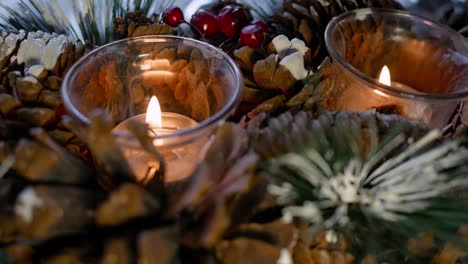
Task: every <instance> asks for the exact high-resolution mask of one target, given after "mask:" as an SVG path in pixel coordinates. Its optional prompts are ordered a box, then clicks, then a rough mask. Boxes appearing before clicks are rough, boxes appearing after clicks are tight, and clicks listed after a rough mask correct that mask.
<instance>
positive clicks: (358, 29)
mask: <svg viewBox="0 0 468 264" xmlns="http://www.w3.org/2000/svg"><path fill="white" fill-rule="evenodd" d="M325 44H326V48H327V50H328V52H329V55H330V56H329V59H328V60H326V61H325V62H324V63H323V64H322V67H321V68H320V70H319V71H320V72H319V75H320V74H322V73H323V74H324V76H326V78H327V79H328V82H327V83H325V84H324V85H323V87H321V89H320V92H321V93H322V94H321V96H323V98H324V100H323V101H324V106H325V107H327V108H329V109H332V110H352V111H368V110H371V109H376V110H377V111H379V112H381V113H386V114H399V115H401V116H404V117H406V118H409V119H413V120H420V121H424V122H426V123H427V124H429V125H430V126H431V127H433V128H444V127H446V126H447V124H448V122H449V120H450V118H451V117H452V116H453V114H454V111H455V110H456V108H457V106H458V105H459V104H460V103H461V102H463V101H466V100H468V86H467V84H468V74H467V73H468V57H467V54H468V43H467V42H466V40H465V39H464V38H463V37H462V36H461V35H460V34H457V32H454V31H452V30H450V29H449V28H446V27H444V26H443V25H439V24H437V23H436V22H433V21H429V20H426V19H424V18H421V17H416V16H413V15H411V14H408V13H405V12H402V11H396V10H383V9H360V10H354V11H350V12H347V13H345V14H342V15H340V16H338V17H335V18H334V19H333V20H332V21H331V22H330V23H329V24H328V26H327V29H326V31H325ZM384 65H386V66H384ZM382 67H383V68H382Z"/></svg>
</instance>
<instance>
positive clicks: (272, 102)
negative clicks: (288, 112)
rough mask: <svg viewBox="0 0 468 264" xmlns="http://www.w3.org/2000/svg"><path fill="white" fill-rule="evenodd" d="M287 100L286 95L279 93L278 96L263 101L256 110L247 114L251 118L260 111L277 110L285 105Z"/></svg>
mask: <svg viewBox="0 0 468 264" xmlns="http://www.w3.org/2000/svg"><path fill="white" fill-rule="evenodd" d="M285 101H286V96H284V95H278V96H276V97H273V98H271V99H269V100H267V101H265V102H263V103H262V104H261V105H259V106H257V107H256V108H255V109H254V110H252V111H250V113H248V114H247V116H248V117H250V118H253V117H254V116H256V115H258V114H260V113H270V112H275V111H276V110H278V109H279V108H280V107H283V106H284V103H285Z"/></svg>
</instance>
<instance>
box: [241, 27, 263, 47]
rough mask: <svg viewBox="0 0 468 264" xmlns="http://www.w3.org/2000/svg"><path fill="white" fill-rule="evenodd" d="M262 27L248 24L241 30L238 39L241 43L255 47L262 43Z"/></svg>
mask: <svg viewBox="0 0 468 264" xmlns="http://www.w3.org/2000/svg"><path fill="white" fill-rule="evenodd" d="M264 37H265V36H264V35H263V29H262V28H261V27H259V26H257V25H248V26H246V27H244V28H243V29H242V30H241V33H240V40H241V44H242V45H247V46H249V47H251V48H257V47H259V46H260V45H262V43H263V39H264Z"/></svg>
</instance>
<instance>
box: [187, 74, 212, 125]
mask: <svg viewBox="0 0 468 264" xmlns="http://www.w3.org/2000/svg"><path fill="white" fill-rule="evenodd" d="M188 102H190V105H189V106H190V113H191V116H192V117H193V119H195V120H200V121H201V120H206V119H208V118H209V117H210V116H211V111H210V104H209V102H208V87H207V86H206V85H205V84H203V83H200V84H199V85H198V86H197V87H196V88H195V89H194V90H193V91H192V93H191V94H190V96H189V98H188Z"/></svg>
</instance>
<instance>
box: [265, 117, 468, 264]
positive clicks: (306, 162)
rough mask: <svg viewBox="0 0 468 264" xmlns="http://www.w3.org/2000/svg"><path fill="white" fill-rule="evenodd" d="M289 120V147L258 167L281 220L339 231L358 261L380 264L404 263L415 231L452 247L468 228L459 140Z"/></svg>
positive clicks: (340, 121) (466, 153)
mask: <svg viewBox="0 0 468 264" xmlns="http://www.w3.org/2000/svg"><path fill="white" fill-rule="evenodd" d="M295 119H296V120H295V121H292V122H291V124H294V123H297V124H300V127H301V132H298V133H294V137H290V138H289V140H291V141H292V142H293V144H291V145H290V146H289V147H288V151H286V152H285V153H284V154H282V155H280V156H278V157H276V158H273V159H271V160H270V161H268V162H267V163H266V164H264V166H263V167H262V168H263V170H264V172H266V173H267V174H268V175H270V176H272V177H273V184H272V185H271V186H270V188H269V190H270V193H271V194H272V195H273V196H274V197H276V200H277V202H278V203H280V204H282V205H284V210H283V220H285V221H287V222H291V221H293V220H295V219H300V220H302V221H305V222H307V223H309V224H310V225H311V228H310V234H311V235H313V234H314V233H315V232H318V231H320V230H323V229H326V230H328V232H331V234H332V233H334V232H341V233H343V234H345V235H347V237H348V240H349V241H350V242H351V243H352V244H353V246H354V248H355V249H359V250H360V251H361V252H360V253H361V254H362V255H367V254H375V255H376V256H378V257H380V258H381V259H383V260H385V261H387V262H388V261H389V260H390V262H391V260H392V257H396V258H395V260H397V259H398V260H399V261H401V258H402V257H405V258H406V257H407V256H405V255H406V253H407V252H406V251H407V249H406V244H407V241H408V240H409V239H410V238H412V237H413V236H416V235H417V234H419V233H423V232H429V233H430V234H431V235H433V236H434V237H435V238H436V239H440V240H442V241H456V242H460V241H458V240H459V238H458V236H457V235H456V231H457V229H458V228H460V227H462V226H463V225H464V224H466V223H467V222H468V211H467V210H466V208H467V206H468V202H466V199H463V197H462V196H463V195H466V194H467V193H468V165H467V164H468V148H467V147H466V146H465V143H466V139H464V138H459V139H443V138H442V135H441V132H440V131H437V130H434V131H430V132H429V133H427V134H426V135H425V136H423V137H419V136H416V137H415V136H413V135H408V133H404V131H403V128H402V127H400V128H398V127H394V128H388V129H386V130H385V131H382V130H381V129H379V128H378V126H376V123H375V122H372V120H370V122H369V123H368V124H367V125H364V126H362V124H359V123H355V122H353V121H352V120H351V121H350V120H347V119H344V118H339V116H338V118H337V119H336V120H334V122H327V121H326V120H327V119H323V120H321V121H319V120H314V121H312V120H310V121H307V120H305V119H304V117H303V116H302V117H301V116H299V117H296V118H295ZM324 121H325V122H324ZM290 127H294V125H290ZM383 249H385V250H383ZM358 255H359V254H358Z"/></svg>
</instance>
